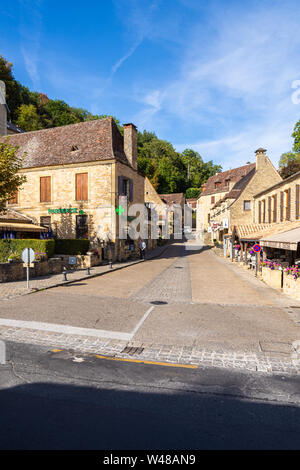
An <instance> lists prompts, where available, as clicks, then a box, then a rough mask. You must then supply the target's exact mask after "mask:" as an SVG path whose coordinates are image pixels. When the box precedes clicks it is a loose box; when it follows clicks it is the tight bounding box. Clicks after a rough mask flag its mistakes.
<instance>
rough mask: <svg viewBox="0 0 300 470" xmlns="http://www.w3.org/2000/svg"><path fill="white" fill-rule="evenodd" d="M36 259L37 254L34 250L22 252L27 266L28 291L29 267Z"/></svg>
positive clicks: (27, 249) (26, 249)
mask: <svg viewBox="0 0 300 470" xmlns="http://www.w3.org/2000/svg"><path fill="white" fill-rule="evenodd" d="M34 259H35V253H34V251H33V249H32V248H25V249H24V250H23V251H22V260H23V262H24V263H25V264H26V277H27V289H29V266H30V264H31V263H33V261H34Z"/></svg>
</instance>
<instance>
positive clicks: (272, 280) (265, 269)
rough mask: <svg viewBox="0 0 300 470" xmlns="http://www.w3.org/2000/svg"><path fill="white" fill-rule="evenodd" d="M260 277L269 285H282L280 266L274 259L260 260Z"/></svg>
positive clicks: (279, 287)
mask: <svg viewBox="0 0 300 470" xmlns="http://www.w3.org/2000/svg"><path fill="white" fill-rule="evenodd" d="M260 266H261V268H262V270H261V271H262V279H263V281H264V282H265V283H266V284H268V285H269V286H270V287H274V288H275V289H281V287H282V266H281V264H280V263H277V262H276V261H272V260H270V259H265V260H263V261H261V263H260Z"/></svg>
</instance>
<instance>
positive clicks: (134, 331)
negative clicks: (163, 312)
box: [131, 305, 154, 336]
mask: <svg viewBox="0 0 300 470" xmlns="http://www.w3.org/2000/svg"><path fill="white" fill-rule="evenodd" d="M153 309H154V306H153V305H152V307H150V308H148V310H147V312H146V313H145V314H144V315H143V317H142V318H141V319H140V321H139V322H138V324H137V325H136V327H135V328H134V330H133V331H132V333H131V334H132V336H134V335H135V334H136V332H137V331H138V329H139V328H140V327H141V326H142V324H143V323H144V321H145V320H146V319H147V317H148V315H150V313H151V312H152V310H153Z"/></svg>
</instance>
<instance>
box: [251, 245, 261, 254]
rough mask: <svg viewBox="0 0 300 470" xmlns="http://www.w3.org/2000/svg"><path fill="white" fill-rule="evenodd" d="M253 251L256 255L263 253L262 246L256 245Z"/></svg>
mask: <svg viewBox="0 0 300 470" xmlns="http://www.w3.org/2000/svg"><path fill="white" fill-rule="evenodd" d="M252 249H253V251H255V253H259V252H260V251H261V246H260V245H258V244H256V245H254V247H253V248H252Z"/></svg>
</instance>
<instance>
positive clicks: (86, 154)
mask: <svg viewBox="0 0 300 470" xmlns="http://www.w3.org/2000/svg"><path fill="white" fill-rule="evenodd" d="M8 139H9V143H10V144H11V145H14V146H16V145H18V146H19V150H18V154H19V155H23V154H24V152H26V155H25V157H24V160H23V168H35V167H41V166H52V165H65V164H69V163H83V162H91V161H98V160H111V159H117V160H119V161H121V162H123V163H127V164H129V162H128V160H127V158H126V155H125V153H124V145H123V137H122V135H121V134H120V132H119V129H118V127H117V125H116V124H115V122H114V121H113V119H112V118H106V119H99V120H94V121H86V122H80V123H78V124H70V125H67V126H61V127H53V128H51V129H43V130H40V131H33V132H24V133H21V134H15V135H11V136H9V137H8ZM0 140H3V137H2V138H1V139H0Z"/></svg>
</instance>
